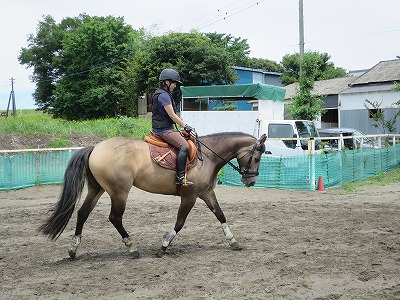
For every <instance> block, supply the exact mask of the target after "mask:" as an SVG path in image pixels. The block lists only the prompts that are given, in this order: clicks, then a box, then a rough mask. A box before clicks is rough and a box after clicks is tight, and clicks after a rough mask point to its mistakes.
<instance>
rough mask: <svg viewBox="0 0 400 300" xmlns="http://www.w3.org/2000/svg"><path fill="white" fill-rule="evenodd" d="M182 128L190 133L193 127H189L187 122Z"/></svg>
mask: <svg viewBox="0 0 400 300" xmlns="http://www.w3.org/2000/svg"><path fill="white" fill-rule="evenodd" d="M183 129H185V131H186V132H187V133H190V132H191V131H192V130H193V128H192V127H190V126H189V125H188V124H186V125H185V127H183Z"/></svg>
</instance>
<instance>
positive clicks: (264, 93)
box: [181, 83, 286, 101]
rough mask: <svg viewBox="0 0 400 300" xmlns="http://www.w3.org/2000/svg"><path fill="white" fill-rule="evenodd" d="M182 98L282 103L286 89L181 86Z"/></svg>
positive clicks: (257, 85)
mask: <svg viewBox="0 0 400 300" xmlns="http://www.w3.org/2000/svg"><path fill="white" fill-rule="evenodd" d="M181 91H182V97H183V98H197V97H216V98H225V97H229V98H247V99H249V98H251V99H258V100H274V101H283V100H284V99H285V92H286V89H285V88H284V87H280V86H275V85H269V84H261V83H254V84H235V85H211V86H182V87H181Z"/></svg>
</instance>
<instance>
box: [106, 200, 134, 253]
mask: <svg viewBox="0 0 400 300" xmlns="http://www.w3.org/2000/svg"><path fill="white" fill-rule="evenodd" d="M127 198H128V193H122V194H120V195H118V196H112V197H111V212H110V216H109V220H110V222H111V223H112V224H113V225H114V227H115V228H116V229H117V230H118V232H119V234H120V235H121V237H122V242H123V243H124V244H125V246H127V247H128V248H129V253H130V254H131V256H132V257H133V258H139V256H140V253H139V250H138V249H137V247H136V246H135V245H134V243H133V240H132V238H131V237H130V235H129V233H128V232H127V231H126V230H125V228H124V226H123V225H122V216H123V214H124V212H125V207H126V201H127Z"/></svg>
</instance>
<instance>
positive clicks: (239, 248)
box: [229, 242, 243, 251]
mask: <svg viewBox="0 0 400 300" xmlns="http://www.w3.org/2000/svg"><path fill="white" fill-rule="evenodd" d="M229 246H231V248H232V250H234V251H240V250H242V249H243V248H242V247H241V246H240V245H239V244H238V243H237V242H233V243H231V244H229Z"/></svg>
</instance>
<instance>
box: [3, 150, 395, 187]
mask: <svg viewBox="0 0 400 300" xmlns="http://www.w3.org/2000/svg"><path fill="white" fill-rule="evenodd" d="M75 151H76V148H73V149H68V150H66V149H57V150H52V151H43V150H42V151H34V150H32V151H29V152H28V151H25V152H16V153H10V152H4V151H3V152H0V190H12V189H20V188H24V187H29V186H35V185H44V184H61V183H62V181H63V177H64V172H65V168H66V166H67V164H68V161H69V160H70V158H71V156H72V154H73V153H74V152H75ZM232 163H234V164H236V160H232ZM399 166H400V144H396V145H394V146H390V147H387V148H381V149H368V148H362V149H358V150H347V151H340V152H336V153H330V154H315V155H305V156H292V157H269V156H263V157H262V159H261V164H260V169H259V171H260V175H259V176H258V179H257V183H256V185H255V187H258V188H277V189H285V190H315V188H316V186H317V183H318V178H319V176H322V178H323V180H324V187H325V188H332V187H338V186H341V185H343V183H345V182H353V181H359V180H363V179H366V178H369V177H371V176H375V175H377V174H379V173H381V172H387V171H390V170H394V169H396V168H398V167H399ZM221 181H222V184H223V185H233V186H243V184H242V183H241V181H240V175H239V174H238V173H237V172H236V171H235V170H233V169H232V168H231V167H230V166H228V165H226V166H225V167H223V169H222V178H221Z"/></svg>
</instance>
